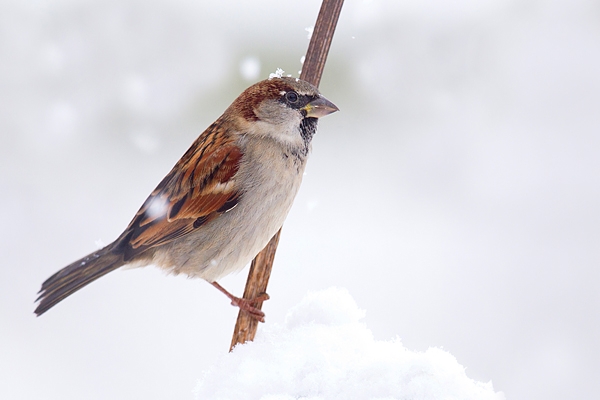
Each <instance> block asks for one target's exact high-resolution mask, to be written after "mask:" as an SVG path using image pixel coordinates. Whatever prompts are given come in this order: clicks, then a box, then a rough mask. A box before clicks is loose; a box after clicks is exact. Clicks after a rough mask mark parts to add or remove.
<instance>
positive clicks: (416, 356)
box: [196, 288, 504, 400]
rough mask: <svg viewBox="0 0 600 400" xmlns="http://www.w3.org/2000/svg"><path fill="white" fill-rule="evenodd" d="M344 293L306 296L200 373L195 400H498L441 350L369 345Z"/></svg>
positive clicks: (332, 290)
mask: <svg viewBox="0 0 600 400" xmlns="http://www.w3.org/2000/svg"><path fill="white" fill-rule="evenodd" d="M363 317H364V311H362V310H360V309H359V308H358V307H357V305H356V303H355V302H354V300H353V299H352V297H351V296H350V295H349V294H348V292H347V291H346V290H345V289H337V288H330V289H327V290H324V291H321V292H316V293H309V294H308V295H306V297H305V298H304V299H303V300H302V301H301V302H300V304H298V305H297V306H295V307H294V308H292V309H291V310H290V311H289V312H288V315H287V316H286V319H285V323H284V325H283V326H281V325H277V324H274V325H266V326H261V329H259V332H258V335H257V337H256V340H255V341H254V342H253V343H248V344H245V345H241V346H237V347H236V348H235V349H234V351H233V352H232V353H230V354H228V355H226V356H224V357H223V358H222V359H221V360H220V361H219V362H218V363H217V365H215V366H213V367H212V369H211V370H209V371H208V372H206V373H205V374H204V377H203V378H202V379H201V381H200V383H199V385H198V387H197V388H196V398H197V399H223V400H225V399H236V400H237V399H257V400H258V399H260V400H292V399H299V398H301V399H305V400H317V399H319V400H321V399H323V400H325V399H381V400H383V399H386V400H388V399H406V400H409V399H432V400H433V399H446V400H448V399H461V400H467V399H473V400H475V399H476V400H485V399H490V400H491V399H495V400H501V399H504V395H503V394H502V392H499V393H494V390H493V388H492V384H491V382H490V383H480V382H475V381H474V380H472V379H469V378H468V377H467V376H466V375H465V369H464V368H463V367H462V366H461V365H460V364H458V362H457V361H456V359H455V358H454V357H453V356H452V355H451V354H449V353H448V352H446V351H443V350H440V349H436V348H430V349H429V350H427V351H426V352H414V351H409V350H407V349H406V348H404V347H403V346H402V343H401V342H400V340H392V341H376V340H374V338H373V335H372V334H371V331H370V330H369V329H367V327H366V326H365V324H363V323H361V322H359V321H360V319H361V318H363Z"/></svg>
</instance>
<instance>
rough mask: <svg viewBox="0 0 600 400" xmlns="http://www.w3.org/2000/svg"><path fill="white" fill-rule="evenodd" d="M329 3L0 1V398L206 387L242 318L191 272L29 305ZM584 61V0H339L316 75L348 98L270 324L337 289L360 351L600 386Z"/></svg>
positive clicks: (505, 380) (539, 392) (320, 149)
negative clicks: (323, 63) (437, 355)
mask: <svg viewBox="0 0 600 400" xmlns="http://www.w3.org/2000/svg"><path fill="white" fill-rule="evenodd" d="M319 4H320V3H319V1H317V0H308V1H302V2H300V1H297V2H291V1H290V2H288V1H267V0H260V1H247V2H240V1H229V0H227V1H219V2H215V1H213V2H208V1H200V0H195V1H183V0H177V1H169V2H167V1H154V2H143V1H134V0H121V1H115V0H109V1H98V0H90V1H85V2H83V1H71V0H63V1H26V0H22V1H11V0H3V1H2V2H1V3H0V194H1V196H0V210H2V211H1V212H2V219H1V221H2V222H0V255H1V260H2V264H1V265H0V398H1V399H8V400H12V399H25V400H29V399H52V400H53V399H60V400H71V399H77V400H80V399H90V400H94V399H193V398H194V393H193V392H194V390H199V389H198V386H197V385H198V381H199V380H200V379H201V378H202V377H204V376H206V375H205V374H206V373H208V372H207V371H213V372H212V373H213V375H212V376H215V377H217V376H218V370H217V372H215V369H214V368H217V367H218V366H224V365H226V364H227V361H223V357H222V356H223V354H224V353H226V352H227V350H228V346H229V342H230V339H231V333H232V330H233V325H234V322H235V318H236V315H237V311H236V309H234V308H233V307H231V306H230V305H229V304H228V301H227V300H226V299H225V298H224V296H223V295H222V294H221V293H219V292H218V291H216V290H215V289H214V288H212V287H210V286H209V285H208V284H206V283H205V282H202V281H195V280H187V279H185V278H183V277H165V276H164V275H163V273H161V272H160V271H158V270H156V269H154V268H146V269H138V270H127V271H116V272H113V273H111V274H109V275H107V276H106V277H103V278H102V279H100V280H99V281H97V282H95V283H94V284H92V285H90V286H88V287H86V288H85V289H83V290H82V291H80V292H78V293H77V294H75V295H74V296H72V297H71V298H69V299H67V300H66V301H64V302H63V303H61V304H60V305H58V306H57V307H56V308H54V309H52V310H51V311H50V312H48V313H47V314H45V315H44V316H42V317H40V318H35V317H34V315H33V309H34V304H33V300H34V299H35V294H36V292H37V291H38V289H39V286H40V284H41V283H42V282H43V280H44V279H46V278H47V277H48V276H50V275H51V274H52V273H54V272H55V271H57V270H58V269H59V268H61V267H63V266H65V265H66V264H68V263H70V262H71V261H73V260H75V259H77V258H79V257H81V256H83V255H85V254H87V253H88V252H90V251H92V250H94V249H95V248H97V246H99V243H109V242H110V241H112V240H113V239H114V238H115V237H116V236H117V235H118V234H119V233H120V232H121V230H122V229H123V228H124V227H125V226H126V225H127V223H128V222H129V220H130V218H131V217H132V216H133V214H134V213H135V212H136V211H137V209H138V207H139V206H140V205H141V203H142V202H143V200H144V199H145V197H146V196H147V195H148V194H149V193H150V191H151V190H152V189H153V188H154V187H155V186H156V184H157V183H158V182H159V181H160V180H161V179H162V177H163V176H164V175H165V174H166V173H167V172H168V171H169V170H170V168H171V167H172V165H173V164H174V163H175V162H176V161H177V159H178V158H179V157H180V156H181V155H182V154H183V152H184V151H185V150H186V149H187V148H188V146H189V145H190V144H191V142H192V141H193V140H194V138H195V137H196V136H197V135H198V134H199V133H200V132H202V130H204V128H206V126H208V125H209V124H210V123H211V122H212V121H213V120H215V119H216V118H217V117H218V116H219V115H220V113H221V112H222V111H223V110H224V109H225V108H226V107H227V106H228V105H229V103H230V102H231V101H232V100H233V99H234V98H235V97H236V96H237V95H238V94H239V93H240V92H241V91H242V90H243V89H244V88H245V87H246V86H248V85H249V84H251V83H253V82H255V81H257V80H260V79H263V78H265V77H267V76H268V74H269V73H270V72H273V71H275V69H276V68H277V67H281V68H283V69H284V70H286V72H288V73H291V74H293V75H294V76H297V71H298V69H300V62H299V60H300V57H301V56H302V55H303V54H304V52H305V50H306V47H307V45H308V40H307V38H306V35H307V34H306V32H305V28H306V27H308V26H311V25H313V24H314V21H315V18H316V14H317V11H318V8H319ZM599 71H600V3H598V2H597V1H583V0H575V1H564V0H563V1H550V0H548V1H541V0H521V1H517V0H513V1H508V0H506V1H501V0H495V1H494V0H489V1H482V0H459V1H454V2H447V1H434V0H429V1H427V0H426V1H423V0H406V1H391V0H390V1H376V0H373V1H359V0H356V1H351V0H347V2H346V4H345V6H344V9H343V11H342V15H341V19H340V22H339V25H338V30H337V32H336V36H335V39H334V42H333V46H332V49H331V52H330V55H329V59H328V63H327V68H326V70H325V74H324V76H323V80H322V83H321V90H322V92H323V93H324V94H325V95H326V96H327V97H328V98H329V99H330V100H332V101H333V102H335V103H336V104H337V105H338V106H339V107H340V109H341V112H339V113H337V114H334V115H332V116H329V117H327V118H325V119H323V120H322V121H321V122H320V130H319V133H318V134H317V136H316V137H315V141H314V152H313V156H312V159H311V160H310V163H309V166H308V169H307V175H306V177H305V180H304V183H303V187H302V189H301V191H300V193H299V195H298V197H297V199H296V203H295V205H294V208H293V210H292V211H291V214H290V216H289V217H288V219H287V221H286V224H285V226H284V231H283V235H282V239H281V243H280V246H279V249H278V252H277V258H276V265H275V268H274V272H273V275H272V278H271V282H270V286H269V294H270V295H271V298H272V300H270V301H268V302H267V303H266V304H265V306H264V310H265V311H266V313H267V324H266V325H264V326H261V329H264V330H265V332H273V330H275V331H276V326H284V325H283V324H284V323H285V321H284V320H285V316H286V314H287V313H288V310H290V309H291V308H292V307H294V306H295V305H297V304H299V303H301V300H302V298H304V296H305V294H306V293H307V292H309V291H319V290H323V289H326V288H329V287H332V286H337V287H341V288H346V289H347V291H348V293H349V295H350V296H351V297H352V298H353V299H354V301H356V303H357V304H358V307H359V308H361V309H364V310H366V316H365V318H364V319H363V320H362V322H364V324H365V326H366V328H365V329H368V330H370V332H371V333H372V335H373V340H375V341H378V343H383V342H385V341H391V340H396V342H394V343H400V342H397V340H398V339H396V338H399V340H400V341H401V345H402V346H404V347H405V348H406V349H409V350H410V351H415V352H426V351H427V350H428V349H429V348H430V347H435V348H443V350H444V351H446V352H448V353H449V354H451V355H452V356H454V357H455V358H456V360H457V361H458V363H460V364H461V365H463V366H464V367H466V375H467V376H468V377H469V378H470V379H474V380H476V381H479V382H484V383H485V382H489V381H492V382H493V387H494V390H495V391H502V392H504V393H505V395H506V398H507V399H557V400H558V399H561V400H562V399H566V398H571V399H592V398H597V394H598V392H599V391H600V380H599V379H598V376H600V345H599V344H598V343H599V342H598V338H599V337H600V316H599V310H600V290H599V288H598V287H599V286H600V268H599V265H600V244H599V242H600V206H599V205H600V72H599ZM245 276H246V271H244V272H243V273H241V274H239V275H237V276H233V277H229V278H227V279H224V280H223V281H222V282H221V283H222V284H223V285H224V286H225V287H227V288H228V289H230V290H231V291H233V292H234V293H241V292H242V290H243V284H244V281H245ZM296 307H298V306H296ZM277 324H279V325H277ZM263 338H264V337H263ZM261 340H265V339H261ZM390 343H391V342H390ZM398 345H400V344H398ZM248 352H249V353H251V351H250V350H248ZM236 354H237V353H234V355H236ZM423 354H426V353H423ZM444 354H445V353H444ZM236 356H237V355H236ZM215 379H216V378H215Z"/></svg>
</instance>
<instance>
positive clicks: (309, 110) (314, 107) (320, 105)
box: [302, 96, 340, 118]
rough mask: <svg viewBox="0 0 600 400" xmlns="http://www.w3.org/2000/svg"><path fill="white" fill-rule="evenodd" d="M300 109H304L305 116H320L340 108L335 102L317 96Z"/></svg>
mask: <svg viewBox="0 0 600 400" xmlns="http://www.w3.org/2000/svg"><path fill="white" fill-rule="evenodd" d="M302 110H304V111H306V116H307V117H311V118H321V117H324V116H326V115H329V114H331V113H334V112H336V111H339V110H340V109H339V108H337V106H336V105H335V104H333V103H332V102H330V101H329V100H327V99H326V98H325V97H323V96H319V98H317V99H316V100H313V101H311V102H310V103H308V104H307V105H305V106H304V107H302Z"/></svg>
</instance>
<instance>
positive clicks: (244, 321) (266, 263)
mask: <svg viewBox="0 0 600 400" xmlns="http://www.w3.org/2000/svg"><path fill="white" fill-rule="evenodd" d="M343 4H344V0H323V3H322V4H321V10H320V11H319V16H318V17H317V22H316V24H315V27H314V29H313V34H312V37H311V39H310V44H309V45H308V50H307V52H306V57H305V59H304V65H303V66H302V73H301V74H300V79H302V80H305V81H307V82H310V83H312V84H313V85H315V86H317V87H318V86H319V83H320V82H321V75H323V69H324V68H325V61H326V60H327V54H328V53H329V47H331V40H332V39H333V33H334V32H335V26H336V25H337V21H338V19H339V16H340V12H341V10H342V5H343ZM280 234H281V230H279V232H277V233H276V234H275V236H273V238H272V239H271V241H270V242H269V244H267V246H266V247H265V248H264V249H263V250H262V251H261V252H260V253H258V255H257V256H256V258H255V259H254V260H253V261H252V265H251V266H250V272H249V273H248V280H247V281H246V289H245V290H244V298H245V299H252V298H256V297H257V296H259V295H260V294H261V293H266V292H267V284H268V283H269V277H270V276H271V269H272V268H273V260H274V259H275V251H276V250H277V244H278V243H279V235H280ZM261 307H262V302H260V303H257V304H256V308H258V309H259V310H260V308H261ZM257 328H258V321H257V320H256V319H255V318H252V317H251V316H250V315H248V314H247V313H246V312H243V311H242V310H240V312H239V313H238V318H237V322H236V324H235V330H234V332H233V338H232V340H231V347H230V348H229V351H231V350H232V349H233V347H234V346H235V345H236V344H238V343H245V342H248V341H252V340H254V336H255V335H256V329H257Z"/></svg>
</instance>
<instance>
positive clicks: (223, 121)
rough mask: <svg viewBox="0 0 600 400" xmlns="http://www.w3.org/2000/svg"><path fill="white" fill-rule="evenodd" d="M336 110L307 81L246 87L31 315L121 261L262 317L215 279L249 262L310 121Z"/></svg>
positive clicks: (300, 159)
mask: <svg viewBox="0 0 600 400" xmlns="http://www.w3.org/2000/svg"><path fill="white" fill-rule="evenodd" d="M335 111H338V108H337V107H336V106H335V105H334V104H333V103H331V102H330V101H329V100H327V99H325V98H324V97H323V96H321V94H320V93H319V91H318V89H317V88H316V87H314V86H313V85H311V84H309V83H307V82H305V81H302V80H299V79H295V78H270V79H268V80H264V81H262V82H259V83H257V84H255V85H253V86H250V87H249V88H248V89H246V90H245V91H244V92H243V93H242V94H241V95H240V96H239V97H238V98H237V99H236V100H235V101H234V102H233V103H232V104H231V106H229V108H227V110H225V113H223V115H222V116H221V117H219V119H217V120H216V121H215V122H214V123H213V124H212V125H210V126H209V127H208V128H207V129H206V130H205V131H204V132H203V133H202V134H201V135H200V137H198V139H196V141H195V142H194V143H193V144H192V146H191V147H190V149H189V150H188V151H187V152H186V153H185V154H184V155H183V157H182V158H181V159H180V160H179V161H178V162H177V164H175V166H174V167H173V169H172V170H171V172H169V174H167V176H166V177H165V178H164V179H163V180H162V181H161V182H160V183H159V185H158V186H157V188H156V189H155V190H154V191H153V192H152V193H151V194H150V196H149V197H148V199H146V201H145V202H144V204H143V205H142V207H141V208H140V210H139V211H138V212H137V214H136V215H135V217H134V218H133V220H132V221H131V223H130V224H129V226H128V227H127V228H126V229H125V231H124V232H123V233H122V234H121V235H120V236H119V237H118V238H117V240H115V241H114V242H113V243H111V244H109V245H108V246H106V247H104V248H102V249H100V250H98V251H95V252H93V253H91V254H89V255H87V256H85V257H83V258H82V259H80V260H77V261H75V262H74V263H72V264H70V265H68V266H67V267H65V268H63V269H61V270H60V271H58V272H57V273H55V274H54V275H52V276H51V277H50V278H48V279H47V280H46V281H45V282H44V283H43V284H42V288H41V290H40V296H39V297H38V299H37V300H36V301H39V302H40V303H39V305H38V307H37V308H36V310H35V313H36V314H37V315H38V316H39V315H41V314H43V313H45V312H46V311H48V310H49V309H50V308H51V307H53V306H54V305H56V304H57V303H58V302H60V301H61V300H63V299H64V298H65V297H67V296H69V295H71V294H73V293H74V292H76V291H77V290H79V289H81V288H82V287H84V286H85V285H87V284H89V283H90V282H92V281H94V280H96V279H98V278H100V277H101V276H103V275H105V274H107V273H109V272H110V271H113V270H115V269H117V268H119V267H121V266H124V265H127V266H132V267H141V266H146V265H150V264H153V265H156V266H158V267H160V268H162V269H165V270H166V271H168V272H170V273H173V274H180V273H183V274H187V275H188V276H189V277H199V278H202V279H204V280H206V281H208V282H210V283H212V284H213V285H214V286H215V287H217V288H218V289H219V290H221V291H222V292H223V293H225V294H226V295H227V296H228V297H229V298H230V299H231V301H232V304H233V305H236V306H238V307H240V308H241V309H243V310H245V311H247V312H249V313H250V314H251V315H252V316H253V317H255V318H256V319H258V320H261V321H264V319H263V317H264V313H262V311H260V310H259V309H258V308H256V307H254V305H255V304H256V302H257V301H262V300H265V299H266V298H268V296H266V295H264V296H262V297H259V298H256V299H251V300H246V299H241V298H238V297H235V296H233V295H232V294H230V293H228V292H227V291H226V290H225V289H223V288H222V287H221V286H220V285H219V284H218V283H217V282H216V281H217V280H218V279H219V278H221V277H223V276H225V275H227V274H230V273H232V272H235V271H239V270H241V269H242V268H244V266H245V265H246V264H248V263H249V262H250V261H251V260H252V259H253V258H254V257H255V256H256V255H257V254H258V252H259V251H260V250H262V249H263V248H264V247H265V246H266V244H267V243H268V242H269V240H270V239H271V237H272V236H273V235H274V234H275V233H276V232H277V231H278V230H279V229H280V228H281V226H282V225H283V221H284V220H285V217H286V216H287V214H288V212H289V210H290V208H291V206H292V202H293V200H294V197H295V196H296V193H297V192H298V188H299V187H300V182H301V181H302V175H303V172H304V168H305V166H306V160H307V158H308V155H309V153H310V150H311V139H312V137H313V135H314V134H315V132H316V130H317V119H318V118H320V117H323V116H325V115H328V114H331V113H333V112H335Z"/></svg>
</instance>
